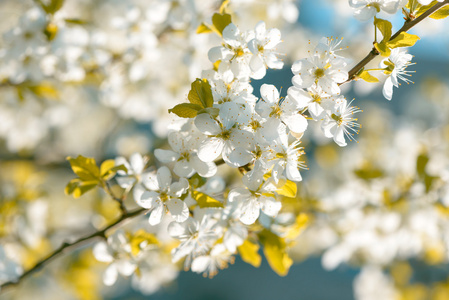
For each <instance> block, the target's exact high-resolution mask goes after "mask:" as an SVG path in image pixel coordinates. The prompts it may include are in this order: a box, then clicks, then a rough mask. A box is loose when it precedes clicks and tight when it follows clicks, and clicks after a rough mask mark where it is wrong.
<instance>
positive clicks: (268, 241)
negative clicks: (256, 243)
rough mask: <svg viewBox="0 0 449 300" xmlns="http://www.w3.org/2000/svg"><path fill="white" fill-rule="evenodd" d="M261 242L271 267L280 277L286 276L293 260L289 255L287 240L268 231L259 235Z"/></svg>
mask: <svg viewBox="0 0 449 300" xmlns="http://www.w3.org/2000/svg"><path fill="white" fill-rule="evenodd" d="M259 240H260V242H261V243H262V245H263V252H264V254H265V257H266V258H267V261H268V264H269V265H270V267H271V268H272V269H273V271H275V272H276V273H277V274H278V275H279V276H286V275H287V273H288V270H289V269H290V267H291V265H292V264H293V260H292V259H291V258H290V256H288V254H287V245H286V243H285V240H284V239H283V238H281V237H279V236H277V235H276V234H274V233H272V232H271V231H269V230H267V229H264V230H262V231H261V232H260V233H259Z"/></svg>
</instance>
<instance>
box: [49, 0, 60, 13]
mask: <svg viewBox="0 0 449 300" xmlns="http://www.w3.org/2000/svg"><path fill="white" fill-rule="evenodd" d="M63 5H64V0H51V1H50V3H49V4H48V5H47V6H46V8H47V9H45V11H46V12H47V13H50V14H54V13H55V12H57V11H58V10H60V9H61V7H62V6H63Z"/></svg>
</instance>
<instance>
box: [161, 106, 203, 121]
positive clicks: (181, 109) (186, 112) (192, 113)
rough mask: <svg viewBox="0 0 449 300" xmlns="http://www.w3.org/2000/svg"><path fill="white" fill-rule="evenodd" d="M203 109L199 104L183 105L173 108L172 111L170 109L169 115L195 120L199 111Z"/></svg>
mask: <svg viewBox="0 0 449 300" xmlns="http://www.w3.org/2000/svg"><path fill="white" fill-rule="evenodd" d="M202 109H203V108H202V107H201V106H200V105H198V104H192V103H181V104H178V105H176V106H175V107H173V108H172V109H169V110H168V112H169V113H174V114H175V115H177V116H178V117H181V118H195V117H196V115H197V113H198V111H200V110H202Z"/></svg>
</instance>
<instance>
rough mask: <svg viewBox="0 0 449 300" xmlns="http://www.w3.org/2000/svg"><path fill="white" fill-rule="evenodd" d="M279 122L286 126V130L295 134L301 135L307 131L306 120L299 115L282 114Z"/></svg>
mask: <svg viewBox="0 0 449 300" xmlns="http://www.w3.org/2000/svg"><path fill="white" fill-rule="evenodd" d="M281 120H282V121H284V123H285V124H286V125H287V126H288V128H289V129H290V130H291V131H293V132H296V133H301V132H304V131H306V129H307V124H308V123H307V119H306V118H305V117H304V116H303V115H301V114H298V113H296V114H292V115H290V114H288V115H287V114H283V115H282V116H281Z"/></svg>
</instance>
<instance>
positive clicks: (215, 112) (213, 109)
mask: <svg viewBox="0 0 449 300" xmlns="http://www.w3.org/2000/svg"><path fill="white" fill-rule="evenodd" d="M219 113H220V110H219V109H218V108H216V107H207V108H203V109H202V110H200V111H199V112H198V114H209V115H211V117H212V118H214V119H215V118H216V117H218V114H219Z"/></svg>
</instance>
